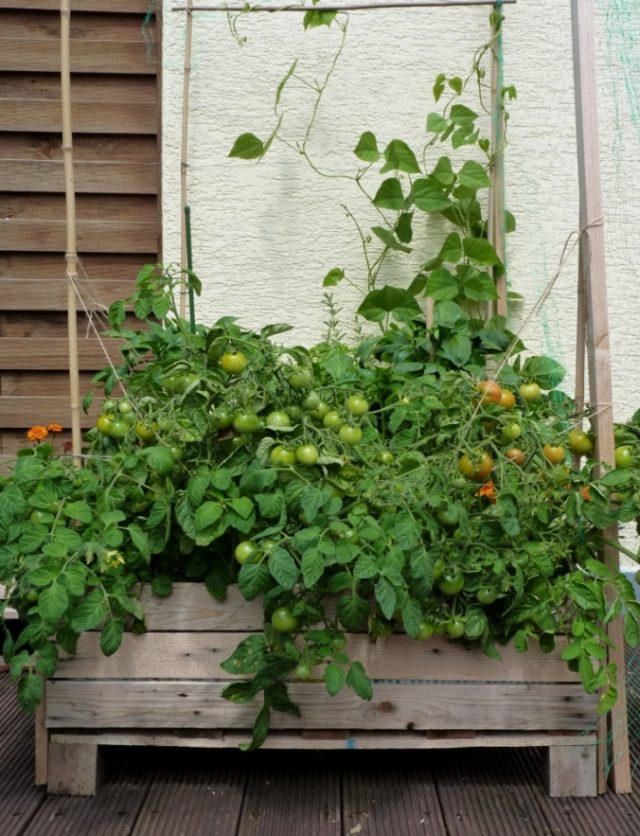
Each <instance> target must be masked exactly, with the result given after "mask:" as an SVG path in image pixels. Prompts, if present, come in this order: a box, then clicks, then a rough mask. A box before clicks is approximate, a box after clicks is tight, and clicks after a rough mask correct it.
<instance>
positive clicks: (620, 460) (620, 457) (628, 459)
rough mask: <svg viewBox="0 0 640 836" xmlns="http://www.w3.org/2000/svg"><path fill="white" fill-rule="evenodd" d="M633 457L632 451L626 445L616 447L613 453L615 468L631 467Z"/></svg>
mask: <svg viewBox="0 0 640 836" xmlns="http://www.w3.org/2000/svg"><path fill="white" fill-rule="evenodd" d="M633 461H634V457H633V449H632V448H631V447H629V446H627V445H624V446H622V447H616V451H615V462H616V467H620V468H625V467H631V465H632V464H633Z"/></svg>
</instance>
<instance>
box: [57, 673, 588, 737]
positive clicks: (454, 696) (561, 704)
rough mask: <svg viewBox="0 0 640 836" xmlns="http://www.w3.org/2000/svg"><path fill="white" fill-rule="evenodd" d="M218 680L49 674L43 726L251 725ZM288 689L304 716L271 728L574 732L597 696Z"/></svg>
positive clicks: (549, 689)
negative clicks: (367, 694)
mask: <svg viewBox="0 0 640 836" xmlns="http://www.w3.org/2000/svg"><path fill="white" fill-rule="evenodd" d="M223 684H224V683H223V682H221V681H220V680H212V681H211V682H189V681H177V682H176V681H171V682H167V681H162V680H154V681H149V682H132V681H118V680H96V681H93V682H91V681H74V680H57V681H55V680H54V681H52V682H50V683H49V686H48V688H47V727H48V728H50V729H55V728H89V729H90V728H93V729H97V728H100V729H109V728H120V729H122V728H132V727H133V728H140V729H145V728H146V729H150V728H153V729H167V728H182V729H187V728H193V729H199V728H200V729H201V728H224V729H233V728H235V729H238V728H250V727H251V726H252V725H253V720H254V719H255V712H256V707H255V706H254V705H236V704H232V703H229V702H228V701H227V700H224V699H223V698H222V697H221V696H220V689H221V687H222V685H223ZM290 691H291V698H292V699H293V700H294V702H296V703H298V705H299V706H300V709H301V711H302V718H303V719H299V718H297V717H292V716H290V715H284V714H280V713H277V714H276V715H274V717H273V719H272V727H273V728H279V729H295V728H308V729H326V728H331V729H384V730H394V729H395V730H398V729H405V728H411V729H459V728H460V727H461V725H464V726H465V727H466V728H473V729H476V730H479V731H482V730H487V729H490V730H510V731H511V730H513V731H522V730H542V729H545V730H551V731H553V730H555V729H563V730H565V729H566V730H575V731H579V730H582V729H585V728H587V726H589V725H590V724H591V723H592V722H593V718H594V716H595V710H596V697H594V696H593V695H589V694H586V693H585V691H584V689H583V688H582V686H581V685H547V684H542V685H537V684H536V685H517V684H515V685H514V684H491V685H485V684H481V683H446V685H434V684H425V685H417V686H416V685H414V686H411V685H382V684H378V685H376V688H375V694H374V698H373V700H372V701H371V702H365V701H362V700H361V699H360V698H359V697H357V696H355V694H353V693H352V692H350V691H346V690H345V691H342V692H341V693H340V694H338V695H337V696H336V697H329V696H328V695H327V693H326V690H325V688H324V685H323V684H321V683H293V684H292V685H291V686H290Z"/></svg>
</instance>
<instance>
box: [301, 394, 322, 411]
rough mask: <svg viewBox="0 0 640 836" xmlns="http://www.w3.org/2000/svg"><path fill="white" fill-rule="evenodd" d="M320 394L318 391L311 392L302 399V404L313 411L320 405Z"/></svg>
mask: <svg viewBox="0 0 640 836" xmlns="http://www.w3.org/2000/svg"><path fill="white" fill-rule="evenodd" d="M320 403H321V400H320V395H319V394H318V393H317V392H309V394H308V395H307V397H306V398H305V399H304V400H303V401H302V406H303V407H304V408H305V409H306V410H307V411H308V412H312V411H313V410H314V409H317V408H318V406H319V405H320Z"/></svg>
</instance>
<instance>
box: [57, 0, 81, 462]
mask: <svg viewBox="0 0 640 836" xmlns="http://www.w3.org/2000/svg"><path fill="white" fill-rule="evenodd" d="M70 28H71V10H70V0H60V94H61V101H62V156H63V160H64V181H65V202H66V212H67V250H66V262H67V326H68V338H69V388H70V395H71V445H72V452H73V455H74V458H75V463H76V465H77V466H78V467H79V466H80V463H81V459H80V453H81V449H82V430H81V425H80V409H81V403H80V374H79V363H78V314H77V309H76V286H77V281H78V251H77V243H76V193H75V184H74V181H73V131H72V128H71V68H70V62H69V55H70Z"/></svg>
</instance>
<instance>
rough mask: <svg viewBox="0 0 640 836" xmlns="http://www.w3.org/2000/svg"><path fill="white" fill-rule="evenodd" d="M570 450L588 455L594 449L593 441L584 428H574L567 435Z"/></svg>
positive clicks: (581, 454)
mask: <svg viewBox="0 0 640 836" xmlns="http://www.w3.org/2000/svg"><path fill="white" fill-rule="evenodd" d="M567 443H568V444H569V450H571V452H572V453H575V454H576V455H577V456H587V455H589V453H591V452H592V451H593V441H591V439H590V438H589V436H588V435H587V434H586V432H585V431H584V430H579V429H577V428H576V429H573V430H570V432H569V434H568V435H567Z"/></svg>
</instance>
